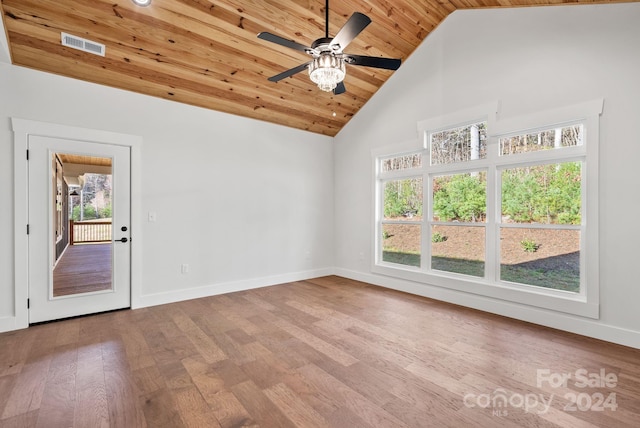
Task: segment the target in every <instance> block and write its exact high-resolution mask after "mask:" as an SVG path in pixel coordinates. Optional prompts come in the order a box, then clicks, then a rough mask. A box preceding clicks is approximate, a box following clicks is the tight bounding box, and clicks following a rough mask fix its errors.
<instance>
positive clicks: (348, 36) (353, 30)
mask: <svg viewBox="0 0 640 428" xmlns="http://www.w3.org/2000/svg"><path fill="white" fill-rule="evenodd" d="M370 23H371V19H369V17H368V16H367V15H364V14H362V13H360V12H355V13H354V14H353V15H351V17H350V18H349V20H348V21H347V22H346V24H344V26H343V27H342V28H341V29H340V31H338V34H336V36H335V37H334V38H333V40H332V41H331V46H338V52H342V50H343V49H344V48H346V47H347V46H348V45H349V43H351V41H352V40H353V39H355V38H356V36H357V35H358V34H360V33H361V32H362V30H364V29H365V28H366V26H367V25H369V24H370Z"/></svg>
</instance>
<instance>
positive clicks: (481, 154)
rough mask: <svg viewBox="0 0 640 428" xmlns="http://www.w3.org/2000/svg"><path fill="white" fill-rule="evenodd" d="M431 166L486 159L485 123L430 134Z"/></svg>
mask: <svg viewBox="0 0 640 428" xmlns="http://www.w3.org/2000/svg"><path fill="white" fill-rule="evenodd" d="M429 142H430V148H431V165H439V164H447V163H456V162H467V161H470V160H475V159H484V158H486V157H487V122H479V123H474V124H472V125H465V126H461V127H459V128H452V129H446V130H444V131H440V132H434V133H432V134H430V138H429Z"/></svg>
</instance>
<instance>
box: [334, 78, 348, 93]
mask: <svg viewBox="0 0 640 428" xmlns="http://www.w3.org/2000/svg"><path fill="white" fill-rule="evenodd" d="M345 92H347V88H345V86H344V81H343V82H340V83H338V86H336V88H335V89H334V90H333V95H340V94H343V93H345Z"/></svg>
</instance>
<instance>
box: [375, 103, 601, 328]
mask: <svg viewBox="0 0 640 428" xmlns="http://www.w3.org/2000/svg"><path fill="white" fill-rule="evenodd" d="M484 109H485V110H484V111H485V114H484V117H485V118H484V119H480V120H478V119H475V120H474V119H472V120H461V119H462V118H461V116H465V115H466V116H467V117H468V118H473V117H476V118H477V117H482V115H481V114H479V113H478V111H475V112H469V111H466V112H463V113H461V114H457V115H455V117H449V118H447V117H444V118H437V119H435V120H431V121H425V122H423V123H421V129H420V130H421V131H422V133H423V135H424V143H423V145H422V148H420V149H417V148H415V146H414V149H413V150H407V151H405V152H403V153H397V154H393V153H388V152H387V153H384V154H378V155H377V156H374V158H375V162H376V189H377V197H376V216H375V218H376V220H375V222H376V227H375V229H376V260H375V264H374V267H373V271H374V272H376V273H383V274H385V275H392V276H396V277H399V278H404V279H409V280H412V281H419V282H425V283H429V284H431V285H437V286H443V287H447V288H453V289H457V290H460V291H465V292H471V293H475V294H482V295H486V296H490V297H494V298H499V299H503V300H509V301H515V302H521V303H526V304H528V305H533V306H539V307H544V308H548V309H554V310H559V311H564V312H569V313H575V314H579V315H583V316H589V317H593V318H597V317H598V309H597V308H598V270H597V269H598V268H597V265H598V247H597V189H598V187H597V146H598V116H599V114H600V112H601V109H602V100H597V101H594V102H590V103H585V104H582V105H577V106H571V107H567V108H563V109H558V110H553V111H548V112H543V113H540V114H536V115H531V116H527V117H524V118H515V119H511V120H505V121H496V120H495V119H493V117H491V116H490V115H489V114H487V113H486V112H487V111H489V110H486V108H484ZM587 219H589V225H590V228H589V230H588V231H587V228H586V225H587Z"/></svg>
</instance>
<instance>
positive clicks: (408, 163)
mask: <svg viewBox="0 0 640 428" xmlns="http://www.w3.org/2000/svg"><path fill="white" fill-rule="evenodd" d="M421 166H422V155H421V154H420V153H412V154H410V155H404V156H396V157H392V158H386V159H382V160H381V161H380V169H381V170H382V172H387V171H398V170H403V169H412V168H420V167H421Z"/></svg>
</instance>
